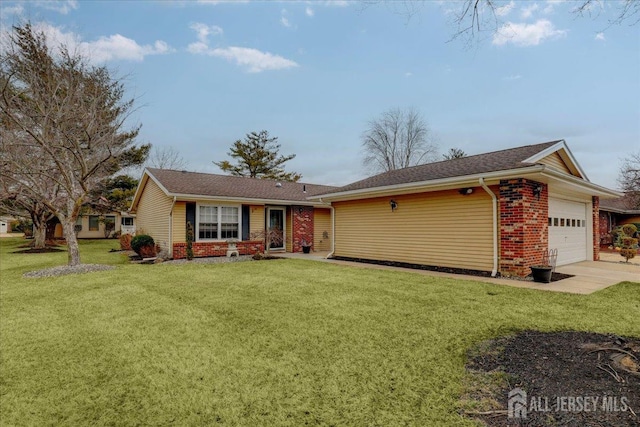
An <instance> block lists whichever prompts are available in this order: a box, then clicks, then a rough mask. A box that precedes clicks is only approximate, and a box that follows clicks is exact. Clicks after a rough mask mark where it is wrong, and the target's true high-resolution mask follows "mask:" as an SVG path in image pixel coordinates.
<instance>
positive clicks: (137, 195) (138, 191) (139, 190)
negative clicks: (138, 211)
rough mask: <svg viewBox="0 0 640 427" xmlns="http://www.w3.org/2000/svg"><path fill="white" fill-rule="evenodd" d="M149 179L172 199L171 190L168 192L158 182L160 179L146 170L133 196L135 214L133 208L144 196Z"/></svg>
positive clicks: (132, 204)
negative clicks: (143, 190) (144, 189)
mask: <svg viewBox="0 0 640 427" xmlns="http://www.w3.org/2000/svg"><path fill="white" fill-rule="evenodd" d="M148 179H151V180H152V181H153V182H155V183H156V184H157V185H158V187H160V189H161V190H162V192H163V193H164V194H166V195H167V196H170V197H171V194H169V190H167V189H166V188H165V186H164V185H162V184H161V183H160V181H158V178H156V177H155V176H153V174H152V173H151V172H149V170H148V169H146V168H145V170H144V172H142V178H140V182H139V183H138V188H137V189H136V193H135V194H134V195H133V201H132V202H131V209H132V211H134V212H135V210H133V207H134V206H136V205H137V204H138V200H139V198H140V196H142V189H143V188H144V187H145V186H146V185H147V180H148Z"/></svg>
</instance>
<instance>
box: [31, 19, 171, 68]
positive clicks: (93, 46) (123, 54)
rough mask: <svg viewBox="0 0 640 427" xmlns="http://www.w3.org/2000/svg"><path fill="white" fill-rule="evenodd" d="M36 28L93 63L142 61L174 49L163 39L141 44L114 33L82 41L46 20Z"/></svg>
mask: <svg viewBox="0 0 640 427" xmlns="http://www.w3.org/2000/svg"><path fill="white" fill-rule="evenodd" d="M34 29H35V30H36V31H42V32H43V33H44V34H45V36H46V37H47V43H48V44H49V46H51V47H57V46H60V45H66V46H67V47H68V48H69V49H70V50H72V51H73V50H75V51H77V52H78V53H79V54H81V55H85V56H86V57H87V58H88V59H89V60H90V61H91V62H93V63H103V62H107V61H115V60H125V61H142V60H143V59H144V58H145V56H147V55H160V54H165V53H170V52H172V51H173V49H172V48H171V47H170V46H169V45H168V44H167V43H166V42H164V41H161V40H157V41H156V42H155V43H154V44H153V45H140V44H138V43H137V42H136V41H135V40H133V39H130V38H127V37H124V36H122V35H120V34H114V35H111V36H103V37H100V38H99V39H98V40H95V41H89V42H87V41H82V38H81V37H80V36H79V35H78V34H75V33H73V32H66V31H64V30H63V28H62V27H54V26H53V25H50V24H47V23H44V22H39V23H36V24H34Z"/></svg>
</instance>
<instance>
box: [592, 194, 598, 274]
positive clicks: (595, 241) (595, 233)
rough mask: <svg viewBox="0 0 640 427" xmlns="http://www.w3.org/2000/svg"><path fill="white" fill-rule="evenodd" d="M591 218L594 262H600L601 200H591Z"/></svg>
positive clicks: (595, 198) (596, 198) (596, 197)
mask: <svg viewBox="0 0 640 427" xmlns="http://www.w3.org/2000/svg"><path fill="white" fill-rule="evenodd" d="M591 217H592V218H593V260H594V261H600V198H599V197H598V196H593V197H592V198H591Z"/></svg>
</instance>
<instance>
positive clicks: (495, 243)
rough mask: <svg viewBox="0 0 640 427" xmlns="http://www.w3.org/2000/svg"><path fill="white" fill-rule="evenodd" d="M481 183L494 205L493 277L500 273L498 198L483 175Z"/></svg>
mask: <svg viewBox="0 0 640 427" xmlns="http://www.w3.org/2000/svg"><path fill="white" fill-rule="evenodd" d="M480 185H481V186H482V188H484V191H486V192H487V193H489V195H490V196H491V204H492V206H493V221H492V223H493V224H492V225H493V270H491V277H496V275H497V274H498V199H497V197H496V195H495V194H494V193H493V191H491V189H490V188H489V187H487V184H485V183H484V178H482V177H480Z"/></svg>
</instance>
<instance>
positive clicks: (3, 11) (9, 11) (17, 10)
mask: <svg viewBox="0 0 640 427" xmlns="http://www.w3.org/2000/svg"><path fill="white" fill-rule="evenodd" d="M22 12H24V7H22V5H21V4H19V3H18V4H16V5H15V6H7V7H3V8H0V16H2V18H4V17H5V16H9V15H22Z"/></svg>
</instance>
